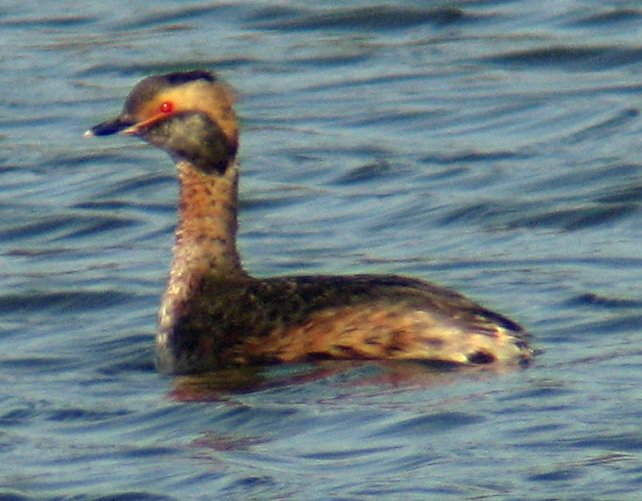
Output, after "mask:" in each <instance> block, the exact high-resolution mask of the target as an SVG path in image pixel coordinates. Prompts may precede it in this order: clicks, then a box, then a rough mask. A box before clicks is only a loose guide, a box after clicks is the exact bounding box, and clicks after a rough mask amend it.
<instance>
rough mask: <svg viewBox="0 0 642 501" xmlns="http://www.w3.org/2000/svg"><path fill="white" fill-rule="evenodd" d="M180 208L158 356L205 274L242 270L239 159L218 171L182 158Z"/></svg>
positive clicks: (161, 313) (224, 276)
mask: <svg viewBox="0 0 642 501" xmlns="http://www.w3.org/2000/svg"><path fill="white" fill-rule="evenodd" d="M177 168H178V178H179V185H180V188H179V214H178V226H177V228H176V239H175V244H174V260H173V263H172V267H171V271H170V275H169V280H168V282H167V287H166V289H165V294H164V296H163V300H162V303H161V308H160V311H159V325H158V327H159V329H158V332H157V337H156V339H157V346H158V352H159V354H160V358H159V362H160V363H161V364H162V363H164V362H163V360H164V359H163V357H164V356H167V354H168V353H170V351H171V350H170V351H168V350H169V348H168V346H169V343H170V342H171V338H172V336H173V334H172V333H173V331H174V329H175V327H176V323H177V322H178V321H179V319H180V318H181V317H183V316H184V315H186V314H187V313H188V312H189V308H190V306H189V305H190V301H191V299H193V296H194V295H196V296H198V291H199V290H200V284H201V282H202V280H203V278H204V277H205V276H210V277H211V276H218V277H219V278H221V279H228V278H229V279H232V278H235V277H245V276H247V275H246V274H245V272H244V271H243V268H242V267H241V260H240V258H239V254H238V251H237V249H236V229H237V222H236V208H237V207H236V205H237V197H238V170H239V169H238V165H237V164H236V162H234V160H230V162H229V164H228V166H227V168H226V169H225V170H224V172H223V173H220V174H219V173H218V172H209V173H208V172H204V171H203V170H201V169H200V168H198V167H196V166H194V165H192V164H190V163H188V162H185V161H181V162H179V163H178V164H177Z"/></svg>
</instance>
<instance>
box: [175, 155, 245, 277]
mask: <svg viewBox="0 0 642 501" xmlns="http://www.w3.org/2000/svg"><path fill="white" fill-rule="evenodd" d="M177 168H178V178H179V183H180V188H179V202H178V204H179V205H178V206H179V212H178V226H177V228H176V240H175V247H174V262H173V265H172V271H171V277H170V281H171V279H173V280H174V281H175V280H177V279H178V280H185V277H186V275H187V276H195V277H196V278H198V277H200V276H202V275H203V274H205V273H208V274H221V275H236V274H239V273H242V268H241V260H240V258H239V254H238V251H237V249H236V230H237V221H236V210H237V198H238V176H239V173H238V165H237V164H236V163H235V162H234V161H233V160H232V161H230V163H229V165H228V166H227V168H226V169H225V171H224V172H223V173H222V174H219V173H216V172H204V171H203V170H201V169H199V168H197V167H195V166H194V165H192V164H190V163H188V162H185V161H182V162H179V163H178V165H177Z"/></svg>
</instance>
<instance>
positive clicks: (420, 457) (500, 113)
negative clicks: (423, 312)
mask: <svg viewBox="0 0 642 501" xmlns="http://www.w3.org/2000/svg"><path fill="white" fill-rule="evenodd" d="M640 40H642V8H641V7H640V4H639V3H638V2H634V1H631V2H626V1H620V2H608V3H606V2H594V1H590V0H575V1H572V0H571V1H566V2H558V1H541V2H532V1H529V0H515V1H510V2H506V1H500V0H495V1H492V0H489V1H482V2H470V1H460V2H438V1H433V2H419V1H415V2H412V1H406V2H365V1H357V0H354V1H335V2H321V3H319V5H313V4H311V3H309V2H303V1H299V2H296V1H289V2H285V1H284V2H280V3H274V2H256V1H254V2H249V1H231V2H227V3H219V2H212V3H210V4H202V3H200V2H177V1H156V2H143V1H139V0H131V1H129V2H115V1H113V0H103V1H101V2H97V1H89V2H80V1H66V2H17V1H15V2H4V3H3V4H2V6H0V46H1V47H2V51H1V53H0V54H1V57H0V88H2V89H3V92H2V96H3V97H2V100H0V498H2V499H14V500H26V499H38V500H44V499H47V500H48V499H73V500H84V499H119V500H125V499H132V500H133V499H137V500H138V499H149V500H151V499H176V500H186V499H190V500H191V499H203V500H204V499H283V500H285V499H288V500H289V499H293V500H298V499H304V500H306V501H309V500H316V499H342V500H348V499H350V500H353V499H354V500H357V499H637V498H638V496H639V494H638V491H639V490H640V488H641V487H642V426H641V424H640V423H641V422H642V391H641V390H640V387H641V383H642V377H641V375H642V371H641V370H640V366H641V364H642V286H641V285H640V284H642V254H641V251H640V249H641V244H642V231H641V230H640V212H641V207H642V149H641V148H640V136H641V135H642V118H641V116H640V108H641V107H642V101H641V98H640V95H641V94H640V91H641V90H642V45H641V44H640ZM195 67H199V68H206V69H213V70H216V71H218V73H219V74H220V75H221V76H222V77H223V78H224V79H226V80H227V81H228V82H229V83H231V84H232V85H233V86H234V87H235V88H236V89H238V93H239V104H238V108H239V112H240V115H241V120H242V127H243V136H242V146H241V152H240V157H241V162H242V169H243V173H242V176H243V177H242V186H241V212H240V224H241V230H240V248H241V251H242V253H243V256H244V261H245V264H246V267H247V268H248V269H249V270H250V271H251V272H252V273H254V274H257V275H261V276H267V275H272V274H283V273H317V272H319V273H321V272H323V273H339V272H340V273H350V272H396V273H403V274H407V275H412V276H417V277H422V278H425V279H429V280H432V281H435V282H437V283H440V284H443V285H447V286H449V287H453V288H456V289H458V290H460V291H462V292H464V293H466V294H467V295H469V296H471V297H473V298H475V299H476V300H478V301H480V302H482V303H483V304H485V305H487V306H489V307H491V308H493V309H496V310H499V311H501V312H503V313H504V314H506V315H509V316H510V317H511V318H514V319H515V320H518V321H520V322H521V323H523V324H524V325H526V326H527V327H528V329H529V331H530V332H531V333H532V342H533V344H534V345H535V346H536V347H537V348H538V349H540V350H541V353H540V355H539V356H538V357H537V359H536V361H535V363H534V364H533V365H532V366H530V367H529V368H527V369H524V370H517V371H488V370H468V371H439V370H436V369H428V368H426V367H422V366H420V365H414V364H377V363H367V364H321V365H300V366H291V367H275V368H272V369H269V370H266V371H227V372H223V373H219V374H213V375H212V376H211V377H209V378H182V379H181V378H171V377H166V376H161V375H158V374H157V373H156V372H155V370H154V368H153V365H152V362H151V360H152V343H153V333H154V328H155V317H156V310H157V307H158V302H159V296H160V294H161V292H162V289H163V285H164V281H165V277H166V274H167V270H168V266H169V259H170V255H171V254H170V253H171V245H172V231H173V226H174V223H175V218H176V214H175V205H176V181H175V178H174V170H173V166H172V162H171V160H170V159H169V158H168V157H166V155H164V154H163V153H162V152H160V151H157V150H155V149H153V148H150V147H148V146H146V145H144V144H142V143H139V142H136V141H134V140H133V139H127V138H108V139H104V140H99V139H94V140H87V139H84V138H82V133H83V131H84V130H86V129H87V128H89V127H90V126H92V125H94V124H95V123H97V122H99V121H100V120H102V119H104V118H106V117H108V116H111V115H114V114H115V113H117V112H118V110H119V109H120V107H121V106H122V102H123V99H124V96H125V95H126V93H127V92H128V90H129V89H130V88H131V86H132V85H133V84H134V83H136V82H137V81H138V80H139V79H141V78H142V77H144V76H146V75H148V74H153V73H158V72H165V71H170V70H177V69H188V68H189V69H191V68H195Z"/></svg>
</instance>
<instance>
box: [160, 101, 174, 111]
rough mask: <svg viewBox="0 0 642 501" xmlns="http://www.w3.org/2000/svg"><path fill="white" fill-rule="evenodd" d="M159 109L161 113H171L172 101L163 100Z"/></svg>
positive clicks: (172, 109)
mask: <svg viewBox="0 0 642 501" xmlns="http://www.w3.org/2000/svg"><path fill="white" fill-rule="evenodd" d="M160 111H161V113H171V112H172V111H174V103H172V102H171V101H165V102H164V103H163V104H161V105H160Z"/></svg>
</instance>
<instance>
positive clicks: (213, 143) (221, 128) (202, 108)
mask: <svg viewBox="0 0 642 501" xmlns="http://www.w3.org/2000/svg"><path fill="white" fill-rule="evenodd" d="M233 104H234V98H233V93H232V92H231V90H230V89H229V88H228V87H227V86H226V85H225V84H223V83H222V82H221V81H219V80H218V78H217V77H216V76H215V75H214V74H212V73H210V72H207V71H190V72H179V73H170V74H167V75H160V76H152V77H148V78H145V79H144V80H142V81H141V82H140V83H138V85H136V86H135V87H134V89H133V90H132V91H131V93H130V94H129V96H128V97H127V101H126V102H125V107H124V110H123V112H122V113H121V114H120V115H119V116H118V117H116V118H115V119H113V120H109V121H106V122H103V123H101V124H99V125H96V126H95V127H94V128H92V129H91V130H90V131H87V133H86V135H88V136H105V135H109V134H114V133H121V134H125V135H130V136H137V137H140V138H141V139H143V140H145V141H147V142H148V143H150V144H152V145H154V146H157V147H159V148H161V149H164V150H166V151H167V152H169V154H170V155H171V156H172V157H173V158H174V159H175V160H176V162H177V163H176V167H177V169H178V179H179V183H180V194H179V205H178V227H177V229H176V238H175V246H174V259H173V263H172V267H171V272H170V275H169V280H168V283H167V287H166V289H165V294H164V296H163V300H162V304H161V308H160V313H159V324H158V331H157V334H156V354H157V357H156V358H157V365H158V368H159V370H161V371H163V372H168V373H177V374H179V373H196V372H204V371H210V370H215V369H218V368H222V367H229V366H235V365H247V364H265V363H279V362H297V361H306V360H318V359H394V360H404V359H406V360H426V361H434V362H442V363H452V364H488V363H492V362H498V363H520V362H525V361H528V360H529V359H531V358H532V356H533V352H532V350H531V349H530V348H529V347H528V344H527V342H526V333H525V332H524V330H523V329H522V328H521V327H520V326H519V325H518V324H516V323H515V322H513V321H511V320H509V319H508V318H505V317H504V316H502V315H499V314H497V313H494V312H492V311H489V310H487V309H485V308H483V307H482V306H480V305H478V304H476V303H474V302H472V301H470V300H469V299H467V298H465V297H464V296H462V295H460V294H458V293H456V292H453V291H450V290H448V289H444V288H441V287H437V286H435V285H432V284H430V283H427V282H424V281H422V280H418V279H413V278H405V277H400V276H394V275H354V276H285V277H274V278H267V279H259V278H254V277H251V276H250V275H248V274H247V273H246V272H245V271H244V270H243V267H242V265H241V260H240V258H239V254H238V251H237V249H236V230H237V222H236V212H237V187H238V176H239V166H238V163H237V162H236V152H237V149H238V134H239V133H238V127H237V121H236V116H235V114H234V110H233Z"/></svg>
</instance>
